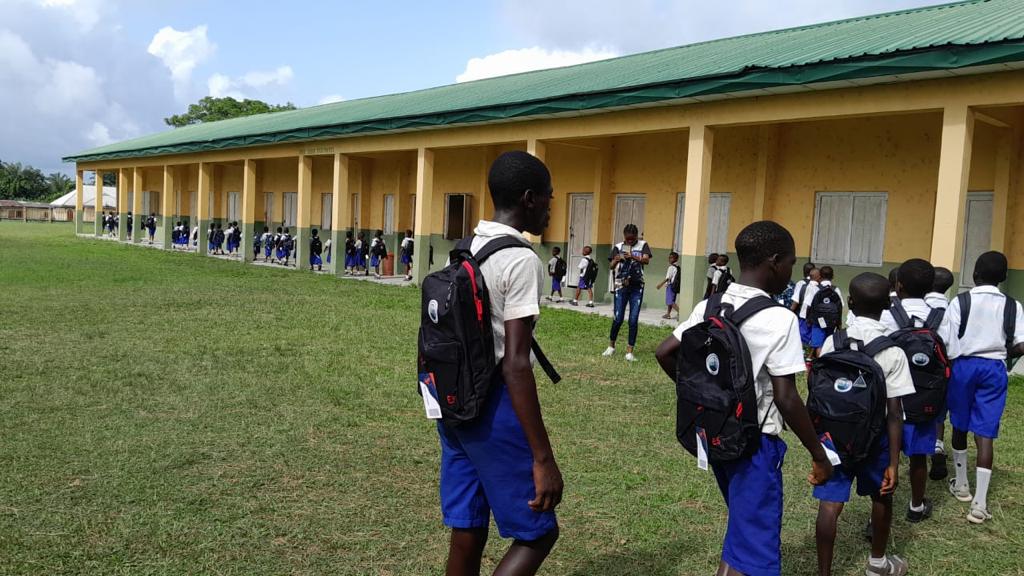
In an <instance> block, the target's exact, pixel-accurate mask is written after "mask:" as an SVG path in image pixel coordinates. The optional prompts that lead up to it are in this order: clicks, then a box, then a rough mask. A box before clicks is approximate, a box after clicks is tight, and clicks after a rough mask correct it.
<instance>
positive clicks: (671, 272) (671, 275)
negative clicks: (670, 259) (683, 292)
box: [665, 264, 678, 284]
mask: <svg viewBox="0 0 1024 576" xmlns="http://www.w3.org/2000/svg"><path fill="white" fill-rule="evenodd" d="M677 270H678V268H677V267H676V266H675V265H674V264H669V265H668V269H666V270H665V282H666V283H667V284H671V283H673V282H675V280H676V271H677Z"/></svg>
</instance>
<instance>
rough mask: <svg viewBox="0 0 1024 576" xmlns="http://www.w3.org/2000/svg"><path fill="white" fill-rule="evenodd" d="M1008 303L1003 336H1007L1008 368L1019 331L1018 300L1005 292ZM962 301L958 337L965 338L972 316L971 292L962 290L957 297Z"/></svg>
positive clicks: (1005, 305) (1005, 310) (1004, 315)
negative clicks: (969, 319)
mask: <svg viewBox="0 0 1024 576" xmlns="http://www.w3.org/2000/svg"><path fill="white" fill-rule="evenodd" d="M1003 297H1004V298H1006V303H1005V304H1004V305H1003V336H1004V337H1005V338H1006V368H1007V369H1009V368H1010V367H1011V361H1010V350H1012V349H1013V337H1014V334H1016V333H1017V301H1016V300H1014V299H1013V298H1011V297H1010V296H1008V295H1006V294H1003ZM956 299H957V302H959V303H960V331H959V333H958V334H957V338H963V337H964V333H965V332H967V319H968V318H970V316H971V293H970V292H961V293H960V294H958V295H957V297H956Z"/></svg>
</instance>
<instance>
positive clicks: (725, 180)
mask: <svg viewBox="0 0 1024 576" xmlns="http://www.w3.org/2000/svg"><path fill="white" fill-rule="evenodd" d="M757 147H758V129H757V127H756V126H743V127H736V128H720V129H718V130H716V131H715V151H714V155H713V156H712V158H711V192H728V193H729V194H731V200H730V205H729V232H728V234H727V236H726V246H727V250H728V251H729V252H735V250H736V247H735V245H734V244H735V240H736V236H737V235H738V234H739V233H740V230H742V229H743V227H744V226H746V225H747V224H750V223H751V222H752V221H753V220H752V218H753V213H754V186H755V183H756V178H757ZM668 247H669V246H662V248H668Z"/></svg>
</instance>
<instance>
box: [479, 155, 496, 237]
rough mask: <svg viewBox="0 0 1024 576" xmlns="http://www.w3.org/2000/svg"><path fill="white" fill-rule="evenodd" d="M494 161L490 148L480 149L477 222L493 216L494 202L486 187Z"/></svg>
mask: <svg viewBox="0 0 1024 576" xmlns="http://www.w3.org/2000/svg"><path fill="white" fill-rule="evenodd" d="M494 159H495V154H494V150H493V149H492V148H491V147H490V146H484V147H483V148H481V149H480V202H478V203H477V214H476V219H477V221H478V222H479V221H480V220H486V219H487V218H488V217H490V216H492V215H493V214H494V202H493V201H492V200H491V190H490V188H488V186H487V176H488V175H489V174H490V171H491V164H493V163H494Z"/></svg>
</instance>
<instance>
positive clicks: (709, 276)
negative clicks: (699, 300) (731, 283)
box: [704, 264, 718, 300]
mask: <svg viewBox="0 0 1024 576" xmlns="http://www.w3.org/2000/svg"><path fill="white" fill-rule="evenodd" d="M717 270H718V266H716V265H714V264H710V265H708V272H707V279H708V286H707V288H705V289H704V299H705V300H707V299H708V296H711V292H713V291H714V284H715V283H714V278H715V272H716V271H717Z"/></svg>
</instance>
